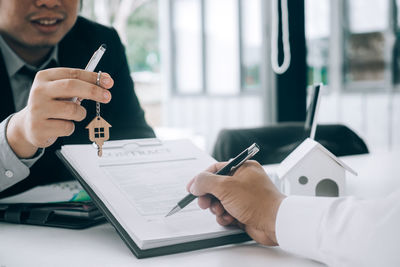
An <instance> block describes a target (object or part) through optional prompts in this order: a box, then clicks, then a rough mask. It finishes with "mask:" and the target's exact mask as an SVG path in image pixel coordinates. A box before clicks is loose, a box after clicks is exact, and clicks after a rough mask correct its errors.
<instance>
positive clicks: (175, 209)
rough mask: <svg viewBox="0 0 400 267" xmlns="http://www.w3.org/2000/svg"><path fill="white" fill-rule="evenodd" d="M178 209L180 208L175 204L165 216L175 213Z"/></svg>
mask: <svg viewBox="0 0 400 267" xmlns="http://www.w3.org/2000/svg"><path fill="white" fill-rule="evenodd" d="M180 210H181V208H180V207H179V206H175V207H174V208H173V209H172V210H171V211H170V212H168V214H167V215H165V217H168V216H171V215H173V214H175V213H177V212H178V211H180Z"/></svg>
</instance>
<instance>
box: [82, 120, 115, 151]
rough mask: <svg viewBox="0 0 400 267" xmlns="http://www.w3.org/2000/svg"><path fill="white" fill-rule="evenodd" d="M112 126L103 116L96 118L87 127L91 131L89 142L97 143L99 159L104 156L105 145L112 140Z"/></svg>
mask: <svg viewBox="0 0 400 267" xmlns="http://www.w3.org/2000/svg"><path fill="white" fill-rule="evenodd" d="M110 127H111V124H109V123H108V122H107V121H106V120H105V119H103V118H102V117H101V116H96V117H95V118H94V119H93V120H92V121H91V122H90V123H89V124H88V125H87V126H86V129H89V140H90V141H92V142H95V143H96V145H97V154H98V156H99V157H101V156H102V154H103V149H102V147H103V144H104V141H107V140H108V139H109V138H110V130H109V128H110Z"/></svg>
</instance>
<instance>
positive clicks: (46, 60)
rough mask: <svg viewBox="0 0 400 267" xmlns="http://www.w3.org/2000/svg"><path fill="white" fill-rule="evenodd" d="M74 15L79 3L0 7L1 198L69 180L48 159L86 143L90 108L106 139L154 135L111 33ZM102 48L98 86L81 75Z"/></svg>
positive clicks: (63, 0)
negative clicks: (98, 105) (99, 120)
mask: <svg viewBox="0 0 400 267" xmlns="http://www.w3.org/2000/svg"><path fill="white" fill-rule="evenodd" d="M79 8H80V2H79V0H23V1H9V0H0V52H1V53H0V86H1V94H2V96H1V97H0V122H1V124H0V197H4V196H8V195H11V194H14V193H17V192H20V191H22V190H25V189H27V188H29V187H31V186H33V185H37V184H41V183H46V182H50V181H56V180H60V179H67V178H69V177H70V175H69V174H68V172H67V171H66V170H65V168H64V167H63V164H62V163H61V162H60V161H59V160H58V159H57V157H56V155H55V154H54V152H55V150H57V149H59V148H60V146H61V145H63V144H71V143H89V142H90V141H89V140H88V132H87V130H86V129H85V126H86V125H87V124H88V123H89V122H90V121H91V120H92V119H93V118H94V117H95V114H96V113H95V111H96V108H95V101H98V102H100V103H102V105H101V115H102V117H103V118H104V119H105V120H107V121H108V122H109V123H110V124H111V125H112V128H111V129H110V131H111V132H110V136H111V139H124V138H148V137H154V136H155V135H154V132H153V130H152V129H151V128H150V127H149V126H148V124H147V123H146V121H145V119H144V112H143V110H142V108H141V107H140V104H139V101H138V99H137V97H136V95H135V92H134V90H133V81H132V79H131V77H130V71H129V68H128V64H127V60H126V56H125V52H124V47H123V45H122V43H121V41H120V39H119V37H118V34H117V32H116V31H115V30H113V29H110V28H107V27H105V26H101V25H99V24H96V23H94V22H91V21H88V20H86V19H84V18H81V17H78V11H79ZM102 43H106V44H107V51H106V53H105V54H104V56H103V58H102V59H101V61H100V63H99V65H98V67H97V68H96V71H98V70H101V71H102V72H103V74H102V75H101V83H100V86H97V85H96V78H97V73H95V72H87V71H84V70H83V69H84V68H85V66H86V64H87V62H88V61H89V59H90V57H91V56H92V54H93V52H94V51H96V50H97V49H98V47H99V46H100V45H101V44H102ZM55 67H56V68H55ZM35 75H36V76H35ZM109 89H111V90H109ZM111 94H112V97H111ZM72 97H78V98H80V99H83V101H82V103H74V102H71V101H68V100H66V99H70V98H72Z"/></svg>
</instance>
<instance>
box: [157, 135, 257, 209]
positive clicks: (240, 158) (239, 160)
mask: <svg viewBox="0 0 400 267" xmlns="http://www.w3.org/2000/svg"><path fill="white" fill-rule="evenodd" d="M259 150H260V148H259V146H258V145H257V144H256V143H254V144H252V145H251V146H249V147H248V148H246V149H245V150H244V151H243V152H242V153H240V154H239V155H237V156H236V157H235V158H234V159H232V160H231V161H229V163H228V164H226V165H225V166H224V167H223V168H222V169H220V170H219V171H218V172H216V174H218V175H232V174H233V173H234V172H235V170H236V169H237V168H239V167H240V166H241V165H242V164H243V163H245V162H246V160H248V159H250V158H252V157H253V156H254V155H255V154H257V152H258V151H259ZM196 198H197V196H195V195H193V194H191V193H189V194H188V195H187V196H186V197H184V198H183V199H182V200H181V201H179V202H178V204H176V206H175V207H174V208H173V209H172V210H171V211H170V212H168V214H167V215H165V217H168V216H171V215H172V214H175V213H177V212H178V211H180V210H181V209H183V208H184V207H186V206H187V205H189V204H190V203H191V202H192V201H193V200H195V199H196Z"/></svg>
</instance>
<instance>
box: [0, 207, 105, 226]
mask: <svg viewBox="0 0 400 267" xmlns="http://www.w3.org/2000/svg"><path fill="white" fill-rule="evenodd" d="M73 213H82V214H84V216H83V215H74V214H73ZM0 221H1V222H8V223H16V224H30V225H38V226H50V227H60V228H68V229H84V228H88V227H91V226H94V225H98V224H100V223H104V222H105V221H106V219H105V218H104V217H103V215H102V214H101V213H100V212H99V211H98V209H97V207H96V206H94V204H93V203H92V202H91V201H88V202H56V203H1V204H0Z"/></svg>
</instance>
